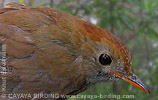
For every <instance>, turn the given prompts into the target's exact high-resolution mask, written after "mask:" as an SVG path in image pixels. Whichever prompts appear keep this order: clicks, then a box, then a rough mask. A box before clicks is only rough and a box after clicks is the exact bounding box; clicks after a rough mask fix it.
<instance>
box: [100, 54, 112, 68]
mask: <svg viewBox="0 0 158 100" xmlns="http://www.w3.org/2000/svg"><path fill="white" fill-rule="evenodd" d="M99 62H100V63H101V64H102V65H104V66H105V65H110V64H111V62H112V60H111V58H110V56H108V55H107V54H101V55H100V57H99Z"/></svg>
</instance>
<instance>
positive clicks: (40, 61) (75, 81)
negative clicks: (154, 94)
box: [0, 3, 150, 100]
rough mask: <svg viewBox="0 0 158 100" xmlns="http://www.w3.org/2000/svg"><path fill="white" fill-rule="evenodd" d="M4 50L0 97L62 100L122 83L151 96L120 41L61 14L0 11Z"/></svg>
mask: <svg viewBox="0 0 158 100" xmlns="http://www.w3.org/2000/svg"><path fill="white" fill-rule="evenodd" d="M0 47H1V48H0V49H1V52H0V56H1V57H0V58H1V62H0V65H1V66H0V78H1V80H0V85H1V86H2V85H3V84H4V77H5V79H6V89H5V90H4V91H1V92H0V93H1V94H4V93H5V94H6V95H7V94H9V93H13V94H18V93H23V94H26V93H29V94H34V93H37V94H38V93H49V94H58V95H59V98H49V99H50V100H55V99H59V100H60V99H66V98H61V95H76V94H78V93H80V92H82V91H84V90H86V89H87V88H88V87H89V86H91V85H93V84H96V83H101V82H109V81H114V80H119V79H122V80H125V81H127V82H129V83H131V84H133V85H134V86H136V87H138V88H139V89H141V90H143V91H144V92H146V93H150V91H149V89H148V88H147V87H146V86H145V84H144V83H143V82H142V81H141V80H140V79H139V77H138V76H137V75H136V74H135V72H134V70H133V69H132V67H131V55H130V52H129V50H128V49H127V47H126V46H125V45H124V43H123V42H121V40H119V39H118V38H117V37H115V36H114V35H113V34H111V33H110V32H108V31H107V30H105V29H102V28H100V27H98V26H96V25H93V24H91V23H90V22H88V21H86V20H84V19H81V18H78V17H76V16H73V15H70V14H68V13H66V12H63V11H61V10H57V9H53V8H48V7H33V6H25V5H21V4H18V3H9V4H7V5H6V6H5V7H4V8H0ZM4 52H6V53H4ZM2 59H3V60H2ZM4 59H5V60H4ZM4 62H6V65H5V63H4ZM2 78H3V79H2ZM105 92H106V91H105ZM6 97H7V96H6ZM12 99H13V98H8V100H12ZM14 99H15V100H16V98H14ZM31 99H32V100H36V99H38V98H34V99H33V98H27V100H31ZM18 100H20V99H18ZM21 100H23V99H21Z"/></svg>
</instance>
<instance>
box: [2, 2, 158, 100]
mask: <svg viewBox="0 0 158 100" xmlns="http://www.w3.org/2000/svg"><path fill="white" fill-rule="evenodd" d="M9 2H19V3H21V4H25V5H30V6H47V7H52V8H54V9H60V10H62V11H65V12H67V13H69V14H72V15H75V16H78V17H80V18H84V19H86V20H87V21H89V22H91V23H93V24H96V25H97V26H100V27H102V28H104V29H106V30H108V31H110V32H111V33H113V34H114V35H115V36H117V37H118V38H119V39H120V40H122V41H123V42H124V43H125V44H126V46H127V47H128V49H129V50H130V52H131V55H132V67H133V69H135V73H136V74H137V75H138V76H139V77H140V79H141V80H142V81H143V82H144V83H145V84H146V85H147V87H148V88H149V89H150V91H151V94H150V95H149V94H147V93H145V92H143V91H141V90H139V89H138V88H136V87H134V86H133V85H131V84H129V83H127V82H124V81H122V80H119V81H114V82H109V83H100V84H96V85H92V86H91V87H90V88H89V89H88V90H86V91H84V92H82V93H80V94H82V95H83V94H84V95H85V94H88V95H93V94H96V95H100V94H102V95H104V94H105V95H108V94H112V95H134V99H133V98H131V99H132V100H158V0H0V7H3V6H4V5H5V4H6V3H9ZM126 99H127V98H126ZM68 100H82V99H74V98H69V99H68ZM86 100H90V99H86ZM95 100H97V99H95ZM98 100H106V99H98ZM107 100H109V98H108V99H107ZM110 100H116V98H111V99H110ZM123 100H125V99H123ZM127 100H130V98H128V99H127Z"/></svg>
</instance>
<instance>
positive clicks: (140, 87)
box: [110, 71, 150, 94]
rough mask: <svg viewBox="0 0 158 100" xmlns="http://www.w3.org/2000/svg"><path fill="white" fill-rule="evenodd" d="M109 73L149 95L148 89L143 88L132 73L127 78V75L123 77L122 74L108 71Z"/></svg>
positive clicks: (141, 83) (142, 84)
mask: <svg viewBox="0 0 158 100" xmlns="http://www.w3.org/2000/svg"><path fill="white" fill-rule="evenodd" d="M110 73H112V74H115V75H117V76H118V77H120V78H121V79H123V80H125V81H127V82H129V83H131V84H133V85H134V86H136V87H137V88H139V89H141V90H143V91H144V92H146V93H149V94H150V91H149V89H148V88H147V87H146V86H145V84H144V83H143V82H142V81H141V80H140V79H139V78H138V77H137V75H135V74H134V73H133V75H131V76H127V75H124V74H122V73H119V72H115V71H110Z"/></svg>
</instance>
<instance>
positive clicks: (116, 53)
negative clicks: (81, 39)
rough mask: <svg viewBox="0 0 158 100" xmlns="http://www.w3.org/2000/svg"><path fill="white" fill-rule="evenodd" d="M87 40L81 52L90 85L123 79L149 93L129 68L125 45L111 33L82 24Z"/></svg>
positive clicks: (128, 54) (129, 62)
mask: <svg viewBox="0 0 158 100" xmlns="http://www.w3.org/2000/svg"><path fill="white" fill-rule="evenodd" d="M83 26H84V27H85V28H84V30H83V32H84V36H85V37H86V38H87V39H86V40H85V43H84V45H83V46H82V50H83V52H84V54H83V55H85V57H84V59H86V60H87V63H86V64H85V65H84V66H86V67H85V68H86V70H87V73H88V76H89V77H88V81H89V82H91V83H98V82H106V81H112V80H116V79H123V80H125V81H127V82H129V83H131V84H133V85H134V86H136V87H138V88H139V89H141V90H143V91H144V92H147V93H150V92H149V90H148V88H147V87H146V86H145V85H144V83H143V82H142V81H141V80H140V79H139V78H138V76H137V75H136V74H135V73H134V71H133V69H132V68H131V56H130V52H129V51H128V49H127V48H126V47H125V45H124V44H123V43H122V42H121V41H120V40H118V39H117V38H116V37H115V36H113V35H112V34H111V33H109V32H107V31H105V30H103V29H101V28H99V27H96V26H94V25H91V24H89V23H84V24H83Z"/></svg>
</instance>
